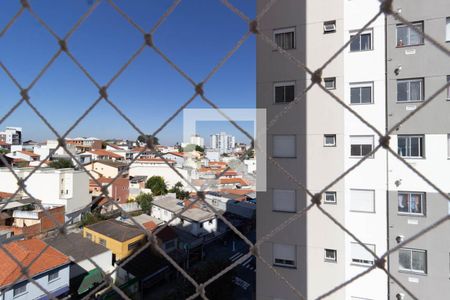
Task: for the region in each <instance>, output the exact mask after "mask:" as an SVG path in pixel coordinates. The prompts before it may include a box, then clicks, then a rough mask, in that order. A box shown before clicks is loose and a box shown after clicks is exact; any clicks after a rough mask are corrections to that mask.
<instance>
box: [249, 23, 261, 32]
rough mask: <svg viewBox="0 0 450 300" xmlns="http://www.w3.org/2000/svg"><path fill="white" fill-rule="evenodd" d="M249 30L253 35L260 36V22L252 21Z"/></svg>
mask: <svg viewBox="0 0 450 300" xmlns="http://www.w3.org/2000/svg"><path fill="white" fill-rule="evenodd" d="M248 29H249V30H250V32H251V33H253V34H258V33H259V31H258V21H256V20H252V21H250V23H249V24H248Z"/></svg>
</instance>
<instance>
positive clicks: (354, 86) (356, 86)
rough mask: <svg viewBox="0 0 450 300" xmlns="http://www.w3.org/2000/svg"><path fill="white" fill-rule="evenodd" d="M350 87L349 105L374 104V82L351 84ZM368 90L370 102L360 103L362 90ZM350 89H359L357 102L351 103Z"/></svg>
mask: <svg viewBox="0 0 450 300" xmlns="http://www.w3.org/2000/svg"><path fill="white" fill-rule="evenodd" d="M349 86H350V105H369V104H374V99H375V98H374V82H373V81H365V82H351V83H350V84H349ZM367 87H369V88H370V102H362V93H361V90H362V88H367ZM352 89H360V92H359V102H352Z"/></svg>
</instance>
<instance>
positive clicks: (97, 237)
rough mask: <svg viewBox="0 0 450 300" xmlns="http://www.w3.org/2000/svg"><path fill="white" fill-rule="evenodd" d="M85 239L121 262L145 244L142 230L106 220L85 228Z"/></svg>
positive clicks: (114, 259)
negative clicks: (103, 248) (110, 253)
mask: <svg viewBox="0 0 450 300" xmlns="http://www.w3.org/2000/svg"><path fill="white" fill-rule="evenodd" d="M83 237H85V238H87V239H90V240H91V241H93V242H94V243H97V244H100V245H102V246H104V247H106V248H108V249H110V250H111V251H112V253H113V261H116V260H121V259H123V258H125V257H127V256H129V255H130V254H131V253H133V252H134V250H136V249H138V248H139V247H140V246H141V245H143V244H144V243H145V233H144V231H143V230H142V229H140V228H138V227H136V226H133V225H129V224H125V223H123V222H120V221H116V220H105V221H101V222H98V223H95V224H92V225H89V226H85V227H84V228H83Z"/></svg>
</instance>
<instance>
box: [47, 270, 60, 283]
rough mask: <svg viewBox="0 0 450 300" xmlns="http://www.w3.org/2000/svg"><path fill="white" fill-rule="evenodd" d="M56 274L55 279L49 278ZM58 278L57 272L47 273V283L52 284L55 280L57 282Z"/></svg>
mask: <svg viewBox="0 0 450 300" xmlns="http://www.w3.org/2000/svg"><path fill="white" fill-rule="evenodd" d="M55 274H56V277H55V278H51V277H52V276H54V275H55ZM59 278H60V277H59V270H54V271H51V272H49V273H48V282H53V281H56V280H58V279H59Z"/></svg>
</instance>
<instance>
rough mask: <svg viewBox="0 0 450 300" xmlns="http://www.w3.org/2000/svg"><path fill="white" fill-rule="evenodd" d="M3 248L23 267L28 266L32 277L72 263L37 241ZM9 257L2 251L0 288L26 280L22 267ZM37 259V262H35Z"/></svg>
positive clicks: (0, 250) (33, 240) (8, 245)
mask: <svg viewBox="0 0 450 300" xmlns="http://www.w3.org/2000/svg"><path fill="white" fill-rule="evenodd" d="M3 247H4V248H5V249H6V251H8V252H9V255H11V256H13V257H14V258H15V259H16V260H17V261H19V263H20V264H21V265H23V266H28V274H29V275H30V277H34V276H36V275H38V274H40V273H43V272H46V271H49V270H52V269H54V268H57V267H59V266H62V265H65V264H67V263H69V262H70V260H69V257H67V256H65V255H64V254H62V253H61V252H59V251H58V250H56V249H55V248H53V247H51V246H47V244H46V243H44V242H43V241H41V240H37V239H31V240H23V241H15V242H10V243H7V244H4V245H3ZM46 247H47V248H46ZM44 249H45V250H44ZM41 252H42V253H41ZM9 255H8V254H7V253H6V252H5V251H4V250H3V249H0V270H2V271H1V272H0V287H5V286H8V285H10V284H12V283H14V282H16V281H17V280H19V279H26V277H25V276H24V275H22V272H21V269H20V266H19V265H18V264H17V263H16V262H15V261H14V260H13V259H12V258H11V257H10V256H9ZM38 256H39V257H38ZM37 257H38V258H37ZM36 258H37V259H36ZM35 259H36V261H34V260H35ZM33 261H34V262H33ZM32 262H33V263H32ZM31 263H32V264H31ZM30 264H31V265H30Z"/></svg>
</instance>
